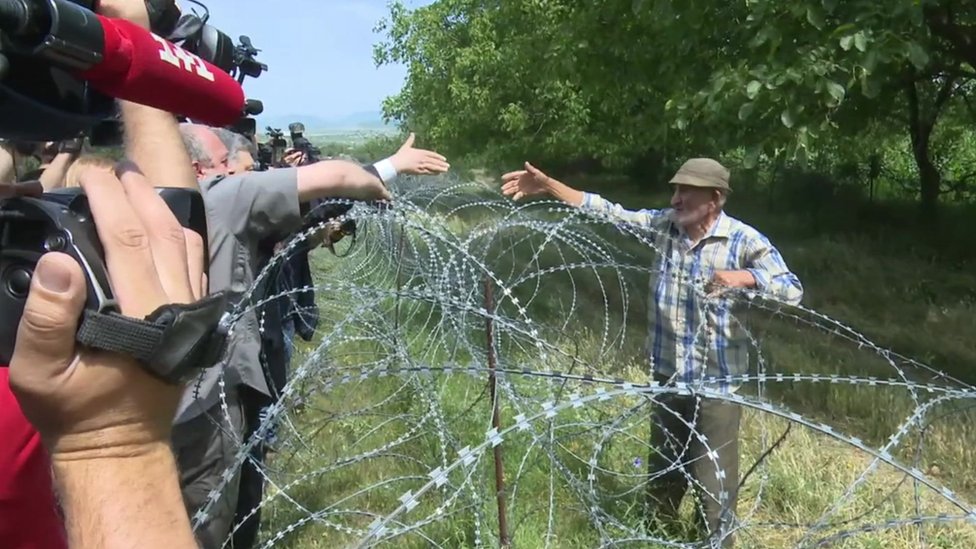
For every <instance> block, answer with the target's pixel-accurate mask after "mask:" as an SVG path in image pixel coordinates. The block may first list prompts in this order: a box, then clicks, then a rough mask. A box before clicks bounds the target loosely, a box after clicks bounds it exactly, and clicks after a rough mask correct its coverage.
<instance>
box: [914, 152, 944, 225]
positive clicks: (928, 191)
mask: <svg viewBox="0 0 976 549" xmlns="http://www.w3.org/2000/svg"><path fill="white" fill-rule="evenodd" d="M915 163H916V164H918V174H919V183H920V184H921V189H920V191H921V193H920V198H921V202H920V203H919V214H921V216H922V220H923V221H925V220H929V221H936V219H937V217H938V214H939V187H940V186H941V185H942V174H940V173H939V169H938V168H936V167H935V164H933V163H932V159H930V158H929V150H928V143H925V147H924V148H922V149H919V148H915Z"/></svg>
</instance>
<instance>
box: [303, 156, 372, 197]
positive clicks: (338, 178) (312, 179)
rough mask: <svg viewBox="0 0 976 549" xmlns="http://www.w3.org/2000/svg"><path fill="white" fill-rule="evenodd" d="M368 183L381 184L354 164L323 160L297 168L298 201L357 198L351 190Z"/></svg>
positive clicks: (343, 161)
mask: <svg viewBox="0 0 976 549" xmlns="http://www.w3.org/2000/svg"><path fill="white" fill-rule="evenodd" d="M370 183H382V182H381V181H380V179H379V178H378V177H376V176H375V175H373V174H371V173H369V172H368V171H366V170H365V169H363V168H362V167H361V166H359V165H358V164H356V163H354V162H347V161H345V160H324V161H321V162H316V163H315V164H310V165H308V166H302V167H300V168H298V201H299V202H309V201H311V200H315V199H316V198H339V197H342V198H353V199H355V198H359V197H358V196H355V194H356V193H355V192H353V189H356V188H359V187H362V186H364V185H368V184H370Z"/></svg>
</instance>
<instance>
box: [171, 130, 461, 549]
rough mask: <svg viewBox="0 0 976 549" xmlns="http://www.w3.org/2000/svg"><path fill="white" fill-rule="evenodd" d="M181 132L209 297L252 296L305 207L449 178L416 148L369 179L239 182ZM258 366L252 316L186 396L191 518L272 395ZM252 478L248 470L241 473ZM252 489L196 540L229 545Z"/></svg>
mask: <svg viewBox="0 0 976 549" xmlns="http://www.w3.org/2000/svg"><path fill="white" fill-rule="evenodd" d="M180 129H181V132H182V136H183V140H184V143H185V145H186V148H187V151H188V152H189V154H190V161H191V165H192V168H193V171H194V172H195V173H196V174H197V179H198V181H199V184H200V190H201V192H202V193H203V198H204V203H205V205H206V210H207V226H208V232H209V235H208V237H209V244H210V273H209V281H210V291H211V292H215V291H220V290H227V289H229V290H232V291H241V292H243V291H247V290H248V289H250V288H251V287H252V286H253V284H254V282H255V278H256V276H257V273H258V272H259V267H260V264H261V261H262V254H261V246H262V244H263V243H265V242H267V241H269V240H270V241H277V240H280V239H282V238H283V237H285V236H287V235H289V234H290V233H292V232H293V231H295V230H296V229H298V228H299V227H301V225H302V221H303V220H302V211H301V207H300V205H301V203H305V202H309V201H312V200H315V199H320V198H348V199H358V200H375V199H388V198H389V193H388V192H387V190H386V188H385V187H384V182H386V181H389V180H391V179H393V178H394V177H396V176H397V175H400V174H405V173H406V174H418V175H419V174H431V173H440V172H443V171H446V170H447V169H448V164H447V162H446V159H445V158H444V157H442V156H441V155H439V154H437V153H434V152H431V151H425V150H420V149H414V148H413V147H410V148H408V149H401V150H400V151H398V152H397V154H395V155H394V156H392V157H390V158H389V159H386V160H384V161H381V162H378V163H377V164H375V165H374V166H373V167H372V168H371V170H372V171H370V170H367V169H364V168H362V167H360V166H359V165H358V164H355V163H352V162H345V161H339V160H335V161H324V162H318V163H316V164H312V165H309V166H302V167H298V168H281V169H275V170H269V171H265V172H248V171H245V172H243V173H240V174H236V175H234V174H233V168H232V167H231V162H232V159H231V158H230V154H229V151H228V150H227V147H225V146H224V144H223V143H222V142H221V141H220V139H219V138H218V137H217V135H216V134H215V133H214V132H213V131H212V130H211V129H210V128H207V127H205V126H198V125H191V124H185V125H183V126H181V128H180ZM260 357H261V334H260V330H259V321H258V317H257V315H256V313H255V311H254V310H253V308H252V309H250V310H248V312H247V313H245V314H244V315H243V316H242V318H241V319H240V320H239V321H238V322H237V325H236V326H235V327H234V332H233V333H232V335H231V338H230V342H229V345H228V350H227V352H226V353H225V356H224V361H223V367H221V366H218V367H215V368H211V369H210V370H208V371H207V372H206V373H205V374H204V375H203V376H202V377H201V379H198V380H194V381H193V382H191V383H190V385H189V387H188V388H187V391H186V392H185V393H184V395H183V400H182V402H181V403H180V408H179V410H178V411H177V415H176V419H175V422H174V423H175V426H174V429H173V448H174V451H175V453H176V456H177V461H178V463H179V466H180V474H181V477H182V484H183V495H184V499H185V502H186V506H187V511H188V512H189V514H190V516H191V517H193V516H194V514H195V513H197V512H198V511H200V510H201V509H202V508H203V507H204V505H205V504H206V503H207V501H208V499H209V497H210V493H211V491H213V490H216V489H217V488H218V487H220V486H221V484H222V478H221V477H222V475H223V473H224V471H225V470H228V469H229V468H231V467H232V466H233V465H234V459H235V457H236V453H237V449H238V448H237V446H238V444H239V441H241V440H247V438H248V437H250V435H251V434H252V433H253V431H254V429H255V428H256V423H257V421H258V417H257V416H258V414H259V413H260V410H261V408H262V407H263V406H265V404H266V403H267V402H268V399H269V398H270V396H271V394H272V392H271V388H270V387H269V386H268V382H267V379H266V377H265V372H264V369H263V368H262V364H261V359H260ZM222 378H223V379H222ZM221 384H222V385H223V388H221ZM279 389H280V387H279ZM222 394H223V395H224V397H225V398H224V399H223V400H222V399H221V398H220V397H221V395H222ZM225 405H226V411H227V413H226V414H225V413H224V409H225V408H224V406H225ZM249 472H250V471H249V469H248V468H247V467H245V469H244V470H243V473H245V474H246V473H249ZM247 480H248V479H247V478H245V479H244V480H242V478H241V476H240V475H237V476H235V477H234V478H233V480H232V481H231V482H229V483H227V484H226V485H225V486H223V490H222V491H221V492H220V496H219V499H218V500H217V502H216V505H215V506H214V507H212V508H211V510H210V513H209V518H208V522H207V523H205V525H204V526H203V528H202V529H201V530H199V531H198V532H197V535H198V537H199V541H200V542H201V544H202V545H203V547H204V548H205V549H209V548H211V547H221V546H222V545H223V542H224V541H225V540H226V538H227V537H228V535H229V534H230V532H231V529H232V527H233V526H234V523H235V514H237V515H238V516H240V513H239V512H238V510H239V509H238V508H239V506H244V507H246V508H247V511H250V510H251V509H253V508H254V507H255V506H256V505H258V504H259V503H260V499H261V498H260V493H259V491H258V490H257V489H256V488H257V487H259V486H260V485H259V484H258V485H255V484H252V483H250V482H248V481H247ZM242 482H244V484H243V485H242V484H241V483H242ZM239 498H240V501H239ZM252 519H256V516H255V517H252ZM257 522H258V521H257V520H249V521H248V524H247V526H248V527H247V532H246V533H245V532H243V531H238V532H236V533H235V536H234V538H235V539H234V543H233V546H234V547H237V548H240V547H247V546H249V545H250V544H251V543H253V540H254V535H256V525H257ZM245 534H246V535H245ZM245 538H246V539H245Z"/></svg>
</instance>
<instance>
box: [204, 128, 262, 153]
mask: <svg viewBox="0 0 976 549" xmlns="http://www.w3.org/2000/svg"><path fill="white" fill-rule="evenodd" d="M212 129H213V132H214V133H215V134H217V137H219V138H220V141H221V142H222V143H223V144H224V146H225V147H227V155H228V156H229V157H231V158H234V157H236V156H237V155H238V153H241V152H248V153H250V154H251V156H255V157H256V156H257V155H258V150H257V147H255V146H254V143H252V142H250V141H248V139H247V138H246V137H244V136H243V135H241V134H239V133H237V132H232V131H230V130H228V129H226V128H212Z"/></svg>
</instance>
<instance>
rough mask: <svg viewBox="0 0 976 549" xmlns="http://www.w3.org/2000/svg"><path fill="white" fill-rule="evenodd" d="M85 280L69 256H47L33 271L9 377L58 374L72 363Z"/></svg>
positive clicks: (36, 376) (52, 254)
mask: <svg viewBox="0 0 976 549" xmlns="http://www.w3.org/2000/svg"><path fill="white" fill-rule="evenodd" d="M85 288H86V282H85V277H84V275H83V274H82V272H81V267H80V266H79V265H78V263H77V262H76V261H75V260H74V259H73V258H72V257H71V256H69V255H66V254H61V253H49V254H45V255H43V256H42V257H41V259H40V261H38V262H37V266H36V267H35V269H34V276H33V280H32V281H31V287H30V294H29V295H28V296H27V303H26V304H25V305H24V315H23V317H22V318H21V321H20V327H19V329H18V330H17V343H16V345H15V346H14V354H13V355H14V356H13V359H12V360H11V376H14V375H17V376H18V377H20V376H23V375H25V372H18V371H19V370H28V371H30V374H26V375H29V376H30V377H32V378H35V379H36V378H38V377H41V378H50V377H53V376H57V375H58V374H60V373H61V372H62V371H63V370H64V369H65V368H67V367H68V365H69V364H71V362H72V361H73V360H74V356H75V334H76V332H77V330H78V318H79V316H81V311H82V308H83V307H84V305H85V294H86V292H85Z"/></svg>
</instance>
